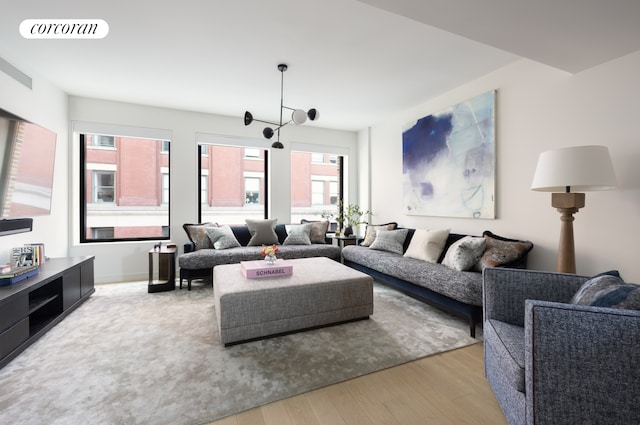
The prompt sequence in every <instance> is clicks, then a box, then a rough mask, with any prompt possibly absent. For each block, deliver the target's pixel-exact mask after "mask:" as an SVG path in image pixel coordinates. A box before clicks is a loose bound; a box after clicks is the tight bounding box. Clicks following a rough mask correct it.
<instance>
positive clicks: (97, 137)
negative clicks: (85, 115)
mask: <svg viewBox="0 0 640 425" xmlns="http://www.w3.org/2000/svg"><path fill="white" fill-rule="evenodd" d="M90 137H91V144H92V145H93V146H96V147H101V148H115V147H116V138H115V137H114V136H105V135H103V134H91V135H90Z"/></svg>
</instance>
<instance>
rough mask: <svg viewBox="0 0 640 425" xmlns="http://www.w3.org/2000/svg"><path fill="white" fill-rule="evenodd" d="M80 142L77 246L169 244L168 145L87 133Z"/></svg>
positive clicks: (158, 141)
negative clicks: (138, 242) (139, 242)
mask: <svg viewBox="0 0 640 425" xmlns="http://www.w3.org/2000/svg"><path fill="white" fill-rule="evenodd" d="M79 139H80V146H81V148H80V152H81V157H80V164H81V169H82V170H83V172H81V173H80V194H81V195H80V210H81V211H80V242H83V243H86V242H113V241H125V240H147V239H149V240H158V239H168V238H169V199H170V190H169V189H170V175H169V156H170V154H169V148H170V142H169V140H167V139H164V138H158V139H155V138H142V137H130V136H120V135H104V134H92V133H87V132H83V133H79ZM105 148H110V149H105Z"/></svg>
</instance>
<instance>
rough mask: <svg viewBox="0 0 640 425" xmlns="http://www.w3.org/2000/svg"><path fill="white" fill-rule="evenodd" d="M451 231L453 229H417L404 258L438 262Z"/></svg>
mask: <svg viewBox="0 0 640 425" xmlns="http://www.w3.org/2000/svg"><path fill="white" fill-rule="evenodd" d="M450 231H451V229H438V230H426V229H416V230H415V232H413V237H412V238H411V242H410V243H409V247H408V248H407V250H406V252H405V253H404V256H405V257H411V258H415V259H417V260H423V261H428V262H430V263H435V262H437V261H438V258H440V254H442V250H443V249H444V244H445V243H446V242H447V237H448V236H449V232H450Z"/></svg>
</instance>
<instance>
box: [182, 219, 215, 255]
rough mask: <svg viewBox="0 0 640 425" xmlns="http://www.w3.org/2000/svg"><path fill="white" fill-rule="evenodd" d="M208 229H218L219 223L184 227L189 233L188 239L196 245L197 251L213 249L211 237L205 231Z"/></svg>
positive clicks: (184, 225) (185, 225)
mask: <svg viewBox="0 0 640 425" xmlns="http://www.w3.org/2000/svg"><path fill="white" fill-rule="evenodd" d="M208 227H218V224H217V223H198V224H190V223H186V224H183V225H182V228H183V229H184V231H185V232H186V233H187V237H188V238H189V240H190V241H191V242H192V243H193V244H194V245H195V247H196V250H198V249H205V248H209V249H211V248H213V244H212V243H211V239H209V236H208V235H207V233H206V232H205V229H206V228H208Z"/></svg>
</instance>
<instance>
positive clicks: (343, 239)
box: [331, 235, 362, 248]
mask: <svg viewBox="0 0 640 425" xmlns="http://www.w3.org/2000/svg"><path fill="white" fill-rule="evenodd" d="M331 239H333V240H335V241H338V246H340V248H344V247H345V246H349V245H358V243H360V241H361V240H362V238H361V237H359V236H353V235H351V236H332V237H331Z"/></svg>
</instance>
